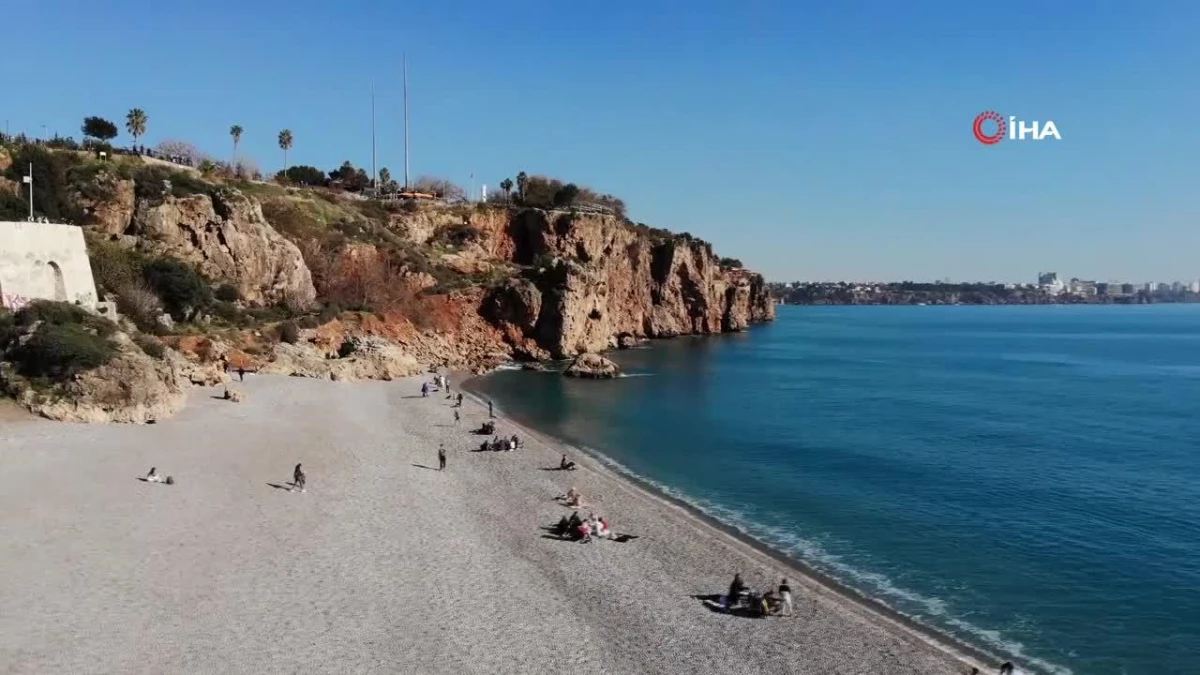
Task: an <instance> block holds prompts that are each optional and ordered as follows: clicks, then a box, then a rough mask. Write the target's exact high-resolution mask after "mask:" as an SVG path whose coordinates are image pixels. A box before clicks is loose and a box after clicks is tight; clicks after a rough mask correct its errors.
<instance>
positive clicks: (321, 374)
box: [260, 336, 422, 381]
mask: <svg viewBox="0 0 1200 675" xmlns="http://www.w3.org/2000/svg"><path fill="white" fill-rule="evenodd" d="M347 341H348V342H349V343H350V345H351V348H350V349H349V350H348V352H349V353H348V354H347V356H346V357H344V358H336V359H331V358H329V355H328V353H326V352H325V350H323V349H321V348H320V347H318V346H316V345H314V344H311V343H307V342H303V343H297V344H294V345H293V344H288V343H286V342H281V343H279V344H278V345H276V346H275V355H274V359H273V360H272V361H271V362H270V363H268V364H266V365H265V366H263V367H262V369H261V370H260V372H261V373H263V374H265V375H290V376H293V377H313V378H325V379H330V380H334V381H354V380H385V381H386V380H393V379H397V378H401V377H408V376H410V375H417V374H419V373H421V371H422V368H421V365H420V363H418V362H417V360H416V359H415V358H414V357H413V356H412V355H411V354H409V353H408V352H406V351H405V350H404V349H403V348H401V347H400V346H399V345H396V344H393V343H392V342H389V341H388V340H385V339H383V338H379V337H375V336H353V337H350V338H348V340H347Z"/></svg>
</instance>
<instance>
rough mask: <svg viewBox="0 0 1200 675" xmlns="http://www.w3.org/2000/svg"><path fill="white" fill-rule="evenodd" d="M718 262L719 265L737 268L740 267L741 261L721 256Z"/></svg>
mask: <svg viewBox="0 0 1200 675" xmlns="http://www.w3.org/2000/svg"><path fill="white" fill-rule="evenodd" d="M719 264H720V265H721V267H733V268H737V269H740V268H741V267H742V261H741V260H738V259H737V258H721V260H720V262H719Z"/></svg>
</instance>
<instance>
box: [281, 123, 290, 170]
mask: <svg viewBox="0 0 1200 675" xmlns="http://www.w3.org/2000/svg"><path fill="white" fill-rule="evenodd" d="M279 149H280V150H283V177H284V178H285V179H286V178H287V170H288V163H287V154H288V150H291V149H292V130H291V129H284V130H283V131H281V132H279Z"/></svg>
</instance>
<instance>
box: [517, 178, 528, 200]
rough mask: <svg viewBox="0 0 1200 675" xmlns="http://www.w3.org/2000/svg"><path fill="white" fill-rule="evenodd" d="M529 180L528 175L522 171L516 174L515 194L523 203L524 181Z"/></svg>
mask: <svg viewBox="0 0 1200 675" xmlns="http://www.w3.org/2000/svg"><path fill="white" fill-rule="evenodd" d="M527 182H529V176H528V175H526V174H525V172H524V171H522V172H521V173H519V174H517V195H519V196H520V197H521V203H522V204H524V203H525V183H527Z"/></svg>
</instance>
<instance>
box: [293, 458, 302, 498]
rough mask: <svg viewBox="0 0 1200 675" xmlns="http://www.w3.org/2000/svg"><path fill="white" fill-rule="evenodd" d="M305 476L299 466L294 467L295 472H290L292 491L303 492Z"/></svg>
mask: <svg viewBox="0 0 1200 675" xmlns="http://www.w3.org/2000/svg"><path fill="white" fill-rule="evenodd" d="M304 483H305V475H304V471H303V470H302V469H301V468H300V465H299V464H297V465H296V470H295V471H292V489H293V490H299V491H301V492H304Z"/></svg>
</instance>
